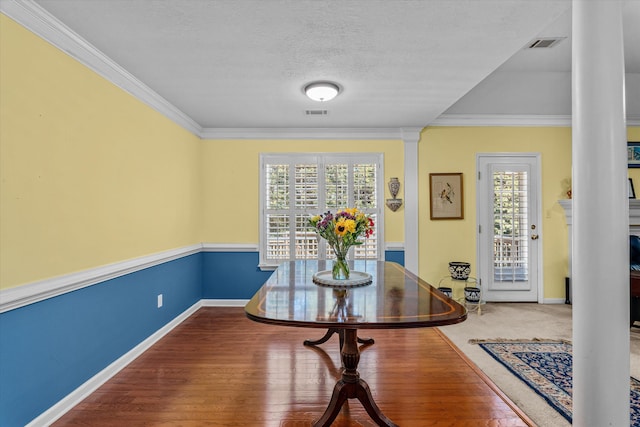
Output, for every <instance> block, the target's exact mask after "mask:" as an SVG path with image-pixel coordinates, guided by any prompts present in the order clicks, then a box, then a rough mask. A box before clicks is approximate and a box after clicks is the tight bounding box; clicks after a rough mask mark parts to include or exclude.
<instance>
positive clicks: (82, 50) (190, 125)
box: [0, 0, 640, 140]
mask: <svg viewBox="0 0 640 427" xmlns="http://www.w3.org/2000/svg"><path fill="white" fill-rule="evenodd" d="M0 12H1V13H3V14H4V15H6V16H8V17H9V18H11V19H13V20H14V21H16V22H17V23H19V24H20V25H22V26H24V27H25V28H26V29H28V30H29V31H31V32H33V33H34V34H36V35H38V36H39V37H41V38H42V39H44V40H45V41H47V42H49V43H51V44H52V45H53V46H55V47H56V48H58V49H60V50H61V51H63V52H65V53H66V54H68V55H69V56H71V57H72V58H75V59H76V60H77V61H79V62H80V63H82V64H84V65H85V66H87V67H88V68H90V69H91V70H93V71H95V72H96V73H98V74H99V75H100V76H102V77H104V78H105V79H107V80H108V81H110V82H111V83H113V84H114V85H116V86H117V87H119V88H120V89H122V90H124V91H125V92H127V93H129V94H131V95H132V96H134V97H135V98H137V99H139V100H140V101H141V102H143V103H145V104H146V105H148V106H149V107H151V108H153V109H154V110H156V111H157V112H159V113H160V114H162V115H164V116H165V117H167V118H168V119H169V120H172V121H173V122H174V123H176V124H177V125H179V126H181V127H183V128H184V129H186V130H187V131H189V132H191V133H193V134H194V135H196V136H198V137H199V138H202V139H372V140H383V139H393V140H397V139H402V140H405V139H407V138H408V139H412V138H411V136H410V135H411V134H414V133H416V132H417V133H418V134H419V132H420V131H421V130H422V128H417V127H416V128H414V127H411V128H203V127H202V126H200V125H199V124H198V123H196V122H195V121H194V120H193V119H192V118H191V117H189V116H187V115H186V114H185V113H183V112H182V111H181V110H179V109H178V108H177V107H175V106H174V105H173V104H171V103H170V102H169V101H167V100H166V99H164V98H163V97H161V96H160V95H159V94H158V93H156V92H155V91H153V90H152V89H151V88H149V87H148V86H146V85H145V84H144V83H142V82H141V81H140V80H138V79H137V78H136V77H134V76H133V75H132V74H130V73H129V72H128V71H127V70H125V69H124V68H122V67H121V66H120V65H118V64H117V63H116V62H115V61H113V60H112V59H111V58H109V57H108V56H106V55H105V54H103V53H102V52H100V51H99V50H98V49H96V48H95V47H94V46H93V45H91V44H90V43H89V42H87V41H86V40H84V39H83V38H82V37H80V36H79V35H78V34H77V33H75V32H74V31H73V30H71V29H70V28H69V27H67V26H66V25H64V24H63V23H62V22H60V21H59V20H58V19H57V18H55V17H54V16H53V15H51V14H50V13H49V12H47V11H46V10H44V9H43V8H42V7H40V6H39V5H38V4H37V3H35V2H34V1H32V0H0ZM627 125H628V126H640V116H628V117H627ZM429 126H520V127H523V126H524V127H530V126H534V127H540V126H558V127H570V126H571V116H570V115H514V114H442V115H441V116H440V117H438V118H437V119H435V120H434V121H432V122H431V123H429Z"/></svg>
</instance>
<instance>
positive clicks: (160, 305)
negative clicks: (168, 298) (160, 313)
mask: <svg viewBox="0 0 640 427" xmlns="http://www.w3.org/2000/svg"><path fill="white" fill-rule="evenodd" d="M160 307H162V294H160V295H158V308H160Z"/></svg>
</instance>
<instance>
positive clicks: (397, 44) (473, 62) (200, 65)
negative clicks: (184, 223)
mask: <svg viewBox="0 0 640 427" xmlns="http://www.w3.org/2000/svg"><path fill="white" fill-rule="evenodd" d="M2 1H5V0H2ZM6 1H11V2H14V3H19V4H21V5H23V6H24V5H26V6H28V7H29V8H30V9H32V10H33V9H38V10H39V13H40V14H41V15H43V16H45V18H46V19H45V20H47V21H49V23H50V24H51V23H52V24H51V25H57V26H60V22H61V23H63V24H64V25H62V27H64V26H66V27H68V29H70V30H71V31H72V33H76V34H74V37H75V36H76V35H77V36H79V37H78V39H79V40H82V39H84V40H86V42H88V43H89V44H90V45H92V46H93V47H95V48H96V49H97V50H98V51H99V52H101V53H102V54H104V55H106V57H108V59H110V60H112V61H113V62H115V63H116V64H117V65H119V66H120V67H122V68H123V69H124V70H126V71H127V72H128V73H130V74H131V75H133V76H134V77H135V80H136V81H140V82H142V83H143V85H146V86H148V88H150V89H151V90H152V91H154V92H156V93H157V94H158V95H160V96H161V97H162V98H164V99H165V100H167V101H168V103H170V104H171V105H172V106H174V107H175V108H176V109H178V110H180V111H181V112H182V113H184V115H186V116H188V117H189V118H190V119H192V120H193V121H194V122H195V123H197V125H198V126H200V127H201V128H204V129H213V128H280V129H283V128H402V127H419V128H421V127H424V126H426V125H428V124H430V123H432V122H433V121H434V120H435V119H437V118H438V117H440V116H441V115H442V114H443V113H446V115H451V114H456V115H465V114H476V115H477V114H480V115H482V114H523V115H524V114H526V115H570V114H571V92H570V90H571V89H570V81H571V75H570V71H571V70H570V69H571V41H570V35H571V34H570V33H571V12H570V7H571V2H570V1H568V0H424V1H418V0H396V1H392V0H387V1H381V0H209V1H207V0H90V1H87V0H36V1H35V2H34V1H32V0H6ZM6 1H5V3H6ZM5 6H6V5H5ZM40 7H41V8H43V9H44V10H45V11H46V12H45V11H43V10H42V9H41V8H40ZM47 12H48V13H47ZM49 14H50V15H49ZM54 17H55V18H54ZM624 19H625V21H624V25H625V26H624V34H625V47H626V49H625V55H626V68H627V70H626V71H627V73H628V74H627V86H628V90H627V104H628V105H627V113H628V114H629V115H631V116H638V117H640V78H639V76H640V48H638V46H640V1H639V0H625V18H624ZM58 21H59V22H58ZM547 36H552V37H557V36H561V37H567V39H566V40H564V41H562V42H561V43H560V44H558V45H557V46H555V47H553V48H550V49H538V50H533V49H524V46H526V45H527V44H528V42H529V41H531V40H532V39H534V38H536V37H547ZM314 80H331V81H334V82H337V83H338V84H339V85H340V86H341V87H342V89H343V90H342V92H341V94H340V95H339V96H338V97H337V98H335V99H334V100H333V101H330V102H327V103H317V102H314V101H311V100H308V99H307V98H306V97H305V96H304V95H303V93H302V88H303V87H304V86H305V84H307V83H309V82H311V81H314ZM312 109H313V110H317V109H326V110H328V114H327V115H326V116H322V117H317V116H311V117H310V116H307V115H306V114H305V111H306V110H312Z"/></svg>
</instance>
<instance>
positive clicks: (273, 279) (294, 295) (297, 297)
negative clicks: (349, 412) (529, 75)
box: [245, 260, 467, 427]
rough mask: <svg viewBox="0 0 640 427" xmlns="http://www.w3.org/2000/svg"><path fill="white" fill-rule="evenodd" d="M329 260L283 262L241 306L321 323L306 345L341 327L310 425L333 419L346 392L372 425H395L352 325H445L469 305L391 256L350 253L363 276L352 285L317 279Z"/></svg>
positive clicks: (284, 320) (278, 320) (252, 314)
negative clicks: (328, 390) (325, 399)
mask: <svg viewBox="0 0 640 427" xmlns="http://www.w3.org/2000/svg"><path fill="white" fill-rule="evenodd" d="M331 267H332V263H331V261H318V260H301V261H289V262H285V263H283V264H281V265H280V266H279V267H278V268H277V269H276V270H275V271H274V272H273V274H272V275H271V276H270V277H269V279H268V280H267V281H266V282H265V283H264V285H263V286H262V287H261V288H260V289H259V290H258V291H257V292H256V293H255V295H254V296H253V298H251V300H250V301H249V302H248V303H247V305H246V306H245V313H246V315H247V317H248V318H249V319H251V320H254V321H256V322H261V323H267V324H273V325H281V326H291V327H302V328H317V329H324V330H326V331H325V335H324V336H323V337H322V338H320V339H310V340H307V341H306V342H305V344H307V345H310V344H320V343H323V342H325V341H326V340H327V339H328V337H329V336H331V334H332V333H338V334H339V335H340V339H341V349H340V351H341V360H342V367H343V369H342V375H341V378H340V379H339V380H338V381H337V383H336V385H335V386H334V389H333V394H332V396H331V400H330V401H329V403H328V406H327V409H326V410H325V412H324V414H322V416H321V417H320V418H319V419H318V420H317V421H316V422H315V423H314V426H316V427H319V426H323V427H324V426H329V425H331V423H332V422H333V421H334V420H335V418H336V417H337V416H338V413H339V412H340V409H341V408H342V405H343V404H344V403H345V402H346V401H347V400H348V399H358V400H359V401H360V403H361V404H362V406H363V407H364V408H365V410H366V411H367V413H368V414H369V416H370V417H371V418H372V419H373V420H374V421H375V422H376V423H377V424H378V425H380V426H389V427H393V426H396V424H394V423H393V421H391V420H390V419H389V418H388V417H386V416H385V415H384V414H383V413H382V411H381V410H380V408H379V407H378V406H377V405H376V403H375V402H374V400H373V396H372V394H371V390H370V389H369V386H368V384H367V383H366V382H365V381H364V380H363V379H362V378H360V374H359V373H358V363H359V361H360V349H359V347H358V339H359V337H358V330H362V329H373V330H375V329H393V328H398V329H400V328H427V327H434V326H444V325H450V324H454V323H459V322H462V321H464V320H465V319H466V318H467V310H466V308H465V307H463V306H462V305H460V304H459V303H457V302H456V301H454V300H452V299H451V298H448V297H447V296H445V295H444V294H442V293H441V292H440V291H438V290H437V289H436V288H434V287H432V286H431V285H429V284H428V283H427V282H425V281H424V280H421V279H420V278H418V277H417V276H415V275H414V274H412V273H411V272H409V271H407V270H406V269H405V268H404V267H402V266H401V265H400V264H397V263H394V262H385V261H365V260H362V261H352V262H351V263H350V268H351V270H352V271H354V272H356V274H352V275H351V276H352V277H365V282H366V283H362V280H361V281H360V283H357V285H350V284H349V282H345V283H344V284H342V282H340V283H338V282H334V281H332V280H328V281H323V280H317V278H318V277H324V276H323V274H325V273H326V272H327V271H328V270H331ZM366 278H368V279H369V280H366ZM318 335H319V334H318ZM361 341H362V339H361ZM368 342H369V343H371V342H372V341H368ZM376 345H385V344H384V343H377V344H376ZM398 381H399V382H400V381H401V378H400V377H399V378H398Z"/></svg>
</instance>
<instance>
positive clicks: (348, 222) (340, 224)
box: [335, 217, 356, 237]
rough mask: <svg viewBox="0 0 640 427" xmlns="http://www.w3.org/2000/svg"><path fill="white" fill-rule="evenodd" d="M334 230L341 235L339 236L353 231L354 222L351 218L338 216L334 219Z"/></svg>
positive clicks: (354, 227) (354, 228)
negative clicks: (336, 219)
mask: <svg viewBox="0 0 640 427" xmlns="http://www.w3.org/2000/svg"><path fill="white" fill-rule="evenodd" d="M335 232H336V234H337V235H338V236H341V237H342V236H344V235H345V234H347V233H355V232H356V222H355V221H354V220H352V219H346V218H344V217H340V218H339V219H338V221H336V228H335Z"/></svg>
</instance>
